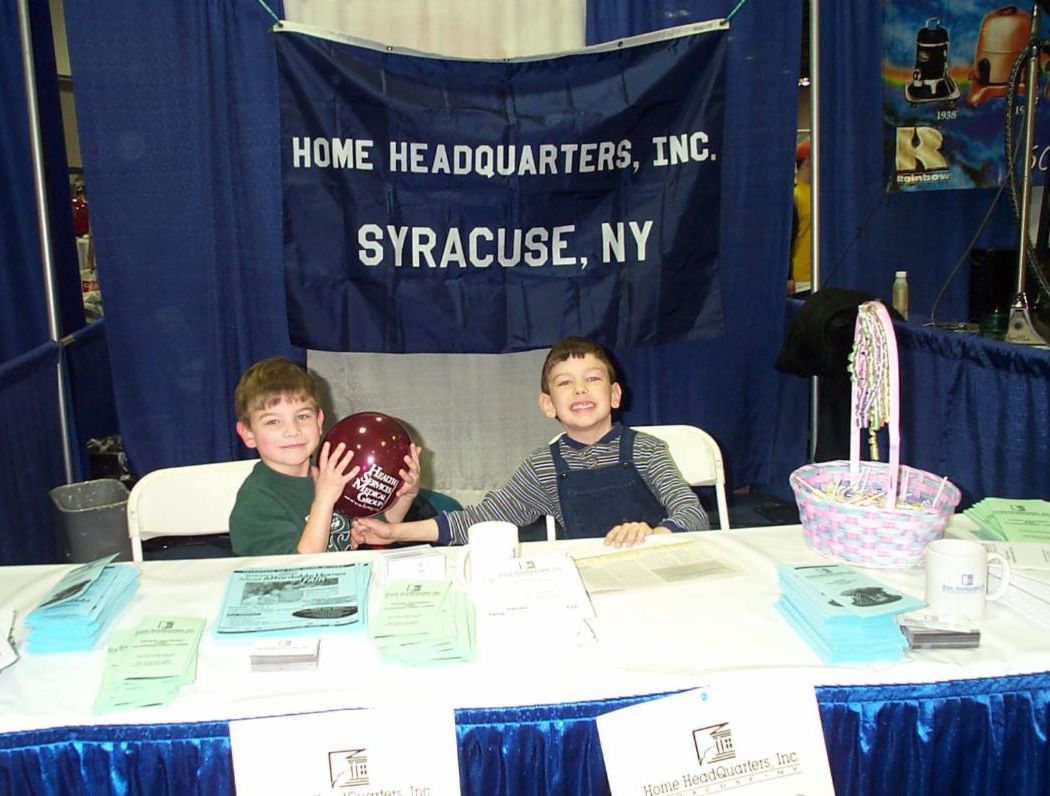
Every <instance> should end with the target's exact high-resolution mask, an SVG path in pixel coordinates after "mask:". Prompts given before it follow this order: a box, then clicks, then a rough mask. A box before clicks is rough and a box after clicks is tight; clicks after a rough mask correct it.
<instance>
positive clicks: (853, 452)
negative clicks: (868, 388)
mask: <svg viewBox="0 0 1050 796" xmlns="http://www.w3.org/2000/svg"><path fill="white" fill-rule="evenodd" d="M861 313H867V316H866V321H867V322H868V323H870V321H871V318H872V316H874V317H875V318H876V319H877V321H878V323H879V325H880V326H881V329H882V337H883V340H884V344H885V347H886V350H885V354H886V355H885V357H884V359H885V363H884V365H885V368H886V370H887V373H886V375H887V376H888V387H889V396H888V402H889V413H888V417H886V418H885V421H886V423H887V424H888V426H889V438H890V446H889V462H888V463H884V462H880V461H861V460H860V434H861V431H862V429H863V428H864V427H865V426H867V425H868V423H867V422H866V421H865V415H864V411H863V407H862V404H863V402H864V400H865V385H863V384H861V383H858V382H860V381H861V379H860V378H858V377H857V376H856V374H857V372H858V371H859V370H862V368H858V367H857V362H856V358H857V357H859V356H864V355H865V352H864V351H863V350H862V348H861V346H860V345H859V340H860V337H861V333H860V330H861V324H862V314H861ZM854 358H855V361H854V374H855V377H854V380H853V391H852V404H853V409H852V412H851V418H852V419H851V425H852V434H851V437H850V460H849V461H832V462H818V463H814V464H807V465H803V466H802V467H799V468H798V469H797V470H795V471H794V472H793V473H791V476H790V479H789V482H790V484H791V488H792V490H793V491H794V493H795V501H796V503H798V509H799V517H800V519H801V521H802V532H803V536H804V538H805V540H806V543H807V544H808V545H809V546H810V547H812V548H813V549H815V550H819V551H820V552H822V553H825V554H826V555H829V556H831V557H833V558H837V559H840V560H842V561H848V562H850V563H853V564H858V565H860V566H863V567H890V568H908V567H914V566H919V565H921V564H922V562H923V560H924V559H925V556H926V545H928V544H929V543H930V542H932V541H933V540H935V539H939V538H940V537H941V536H943V535H944V529H945V527H946V526H947V525H948V519H949V518H950V517H951V515H952V514H953V513H954V511H955V507H956V506H957V505H958V504H959V499H960V497H961V494H960V492H959V488H958V487H957V486H955V484H953V483H951V482H950V481H949V480H948V479H947V478H943V477H941V476H939V475H934V474H933V473H929V472H927V471H925V470H919V469H916V468H914V467H907V466H901V464H900V426H899V418H900V373H899V366H898V363H897V342H896V338H895V337H894V333H893V322H892V321H891V320H890V316H889V314H888V313H887V312H886V308H885V307H884V306H883V305H882V304H881V303H879V302H877V301H871V302H868V303H866V304H862V305H861V306H860V307H859V308H858V315H857V331H856V333H855V339H854Z"/></svg>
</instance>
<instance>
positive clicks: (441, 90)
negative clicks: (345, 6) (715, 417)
mask: <svg viewBox="0 0 1050 796" xmlns="http://www.w3.org/2000/svg"><path fill="white" fill-rule="evenodd" d="M276 30H277V31H278V34H277V35H276V37H275V38H276V47H277V61H278V73H279V84H280V112H281V160H282V180H283V194H284V261H285V286H286V292H287V301H288V325H289V329H290V332H291V337H292V341H293V342H294V343H295V344H296V345H299V346H302V347H305V348H312V349H322V350H330V351H379V352H473V353H498V352H505V351H519V350H527V349H532V348H539V347H543V346H548V345H551V344H552V343H553V342H555V341H556V340H558V339H559V338H561V337H563V336H565V335H567V334H581V335H585V336H588V337H592V338H595V339H597V340H599V341H600V342H602V343H604V344H605V345H607V346H611V347H634V346H642V345H652V344H657V343H664V342H670V341H675V340H691V339H698V338H701V337H711V336H717V335H719V334H722V333H723V328H724V326H723V324H724V320H723V314H722V300H721V293H720V289H719V280H718V243H719V241H718V238H719V235H718V229H719V208H720V199H721V179H720V172H721V168H720V162H719V158H720V154H721V152H722V141H721V137H722V120H723V113H724V83H725V75H724V69H725V55H726V44H727V34H726V29H725V27H724V25H722V24H720V23H715V24H707V25H701V26H689V27H686V28H678V29H674V30H672V31H662V32H660V33H659V34H650V35H649V36H646V37H639V38H637V39H631V40H627V41H623V42H619V43H612V44H609V45H602V46H600V47H591V48H587V49H585V50H581V51H579V52H576V53H571V54H566V55H561V56H557V57H547V58H541V59H518V60H508V61H503V62H481V61H472V60H460V59H447V58H436V57H433V56H425V55H420V54H412V53H404V52H401V53H395V52H392V51H389V50H387V49H382V48H377V47H376V46H375V45H369V44H368V43H363V42H360V41H354V40H350V39H346V38H325V37H321V36H319V35H316V34H317V33H319V31H316V30H313V29H308V28H304V27H301V26H296V25H289V24H287V23H283V24H282V25H280V26H278V27H277V28H276ZM327 35H328V34H326V36H327Z"/></svg>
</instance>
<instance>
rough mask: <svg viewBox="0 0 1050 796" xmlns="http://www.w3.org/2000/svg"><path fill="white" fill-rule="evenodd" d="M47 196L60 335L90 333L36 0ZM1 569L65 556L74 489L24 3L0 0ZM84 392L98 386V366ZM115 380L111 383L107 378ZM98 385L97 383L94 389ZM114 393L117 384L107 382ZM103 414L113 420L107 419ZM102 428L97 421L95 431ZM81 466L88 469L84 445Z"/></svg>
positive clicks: (52, 72)
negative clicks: (41, 212)
mask: <svg viewBox="0 0 1050 796" xmlns="http://www.w3.org/2000/svg"><path fill="white" fill-rule="evenodd" d="M27 6H28V10H29V18H30V29H31V42H32V48H33V55H34V71H35V75H34V82H35V85H36V95H37V105H38V114H39V122H40V130H41V139H42V140H41V145H42V148H43V161H44V191H45V195H46V201H47V206H48V211H49V224H50V245H51V253H52V261H53V267H54V276H55V288H56V294H57V296H56V299H57V302H58V307H57V312H58V321H59V330H60V332H61V333H62V334H64V335H68V334H78V333H79V332H80V330H82V329H83V328H84V308H83V304H82V299H81V294H80V273H79V268H78V265H77V256H76V242H75V238H74V235H73V216H72V209H71V204H70V191H69V176H68V164H67V161H66V151H65V138H64V134H63V129H62V115H61V108H60V103H59V91H58V77H57V74H56V68H55V56H54V49H53V44H52V33H51V15H50V8H49V4H48V2H47V0H29V2H28V4H27ZM0 85H3V91H2V93H0V186H2V187H3V192H4V196H3V199H2V200H0V412H2V413H3V417H5V418H7V421H8V422H7V423H6V424H5V426H4V431H3V433H2V436H0V484H2V486H0V564H31V563H46V562H51V561H55V560H57V557H58V556H59V555H60V551H59V546H58V544H57V540H56V527H55V524H54V512H53V509H52V506H51V501H50V499H49V497H48V491H49V490H50V489H52V488H53V487H55V486H58V485H60V484H63V483H65V469H64V463H63V459H62V438H61V432H60V428H61V426H60V418H59V413H58V377H57V372H58V369H57V365H58V357H59V348H58V346H57V345H56V344H54V343H51V342H48V340H49V331H48V323H47V304H46V300H45V293H44V275H43V274H44V269H43V257H42V254H41V246H40V228H39V218H38V213H37V203H36V199H35V196H36V193H35V187H34V182H33V165H32V149H31V146H30V135H29V117H28V109H27V107H26V90H25V74H24V70H23V66H22V43H21V39H20V36H19V23H18V8H17V3H16V2H15V0H0ZM92 371H93V374H92V375H90V376H88V377H87V378H86V379H85V381H84V384H83V385H82V386H81V388H80V389H79V392H80V393H81V394H86V393H87V392H88V391H89V390H90V389H93V388H94V382H93V375H94V374H97V373H98V372H99V369H92ZM107 378H108V377H107ZM88 385H91V386H90V387H89V386H88ZM103 387H104V389H105V390H106V391H108V390H109V384H108V381H107V382H106V383H105V384H104V385H103ZM97 417H100V418H101V417H104V414H99V415H97ZM89 426H90V427H94V426H95V422H94V419H92V420H91V421H90V422H88V423H86V424H85V428H87V427H89ZM73 453H74V456H75V457H77V460H76V461H75V463H74V470H75V473H76V474H77V475H80V474H82V473H83V464H84V462H83V457H82V456H81V454H82V453H83V446H82V445H80V446H75V449H74V451H73Z"/></svg>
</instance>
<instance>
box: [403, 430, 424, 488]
mask: <svg viewBox="0 0 1050 796" xmlns="http://www.w3.org/2000/svg"><path fill="white" fill-rule="evenodd" d="M422 453H423V451H422V449H421V448H420V447H419V446H418V445H416V443H414V442H413V443H412V444H411V445H409V447H408V455H407V456H405V469H404V470H399V471H398V473H397V474H398V476H400V477H401V480H402V481H403V483H402V484H401V488H400V489H398V490H397V493H396V494H397V496H398V497H402V496H403V495H409V496H411V497H415V496H416V495H418V494H419V480H420V475H421V473H422V472H423V468H422V467H421V466H420V463H419V457H420V455H422Z"/></svg>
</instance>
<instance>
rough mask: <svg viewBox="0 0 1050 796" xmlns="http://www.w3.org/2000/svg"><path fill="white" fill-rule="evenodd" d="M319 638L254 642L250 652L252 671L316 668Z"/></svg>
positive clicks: (289, 670)
mask: <svg viewBox="0 0 1050 796" xmlns="http://www.w3.org/2000/svg"><path fill="white" fill-rule="evenodd" d="M320 649H321V640H320V639H316V638H313V639H305V638H277V639H266V640H264V641H259V642H256V644H255V647H254V649H252V653H251V658H250V660H251V664H252V671H253V672H296V671H304V670H310V669H316V668H317V659H318V657H319V653H320Z"/></svg>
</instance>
